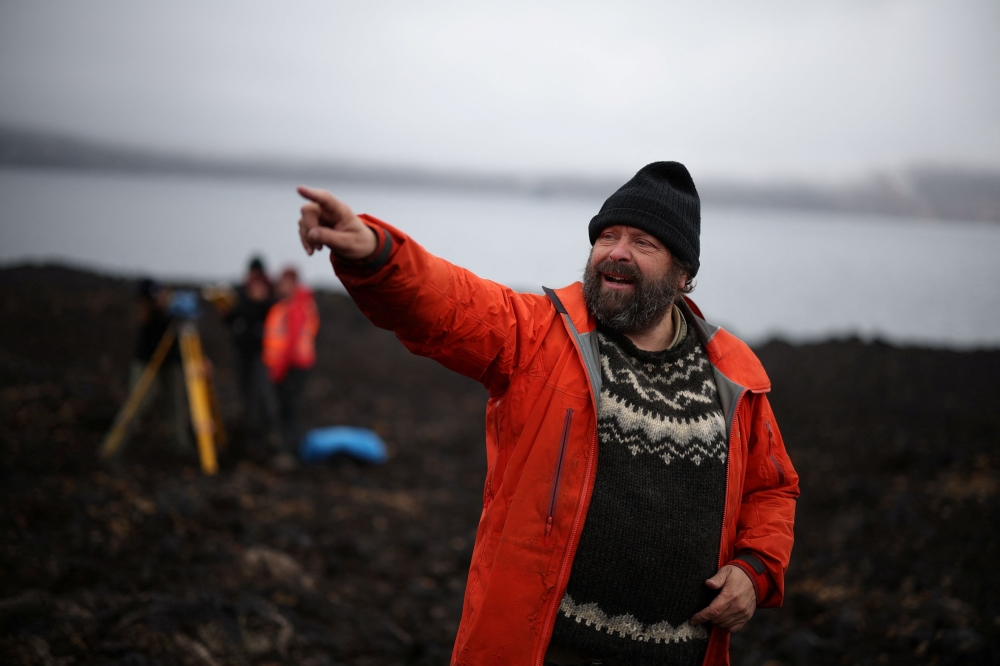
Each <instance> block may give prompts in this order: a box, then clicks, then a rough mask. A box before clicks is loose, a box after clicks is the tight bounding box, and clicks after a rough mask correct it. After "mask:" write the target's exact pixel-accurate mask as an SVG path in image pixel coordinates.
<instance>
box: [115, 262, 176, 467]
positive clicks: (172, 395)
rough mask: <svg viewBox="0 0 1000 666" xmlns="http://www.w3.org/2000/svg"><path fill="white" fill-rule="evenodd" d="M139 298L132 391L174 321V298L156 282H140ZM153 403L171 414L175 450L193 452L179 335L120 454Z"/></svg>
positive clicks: (123, 442)
mask: <svg viewBox="0 0 1000 666" xmlns="http://www.w3.org/2000/svg"><path fill="white" fill-rule="evenodd" d="M138 297H139V302H138V315H139V317H138V319H139V321H138V324H139V327H138V330H137V331H136V336H135V345H134V347H133V349H132V363H131V365H130V367H129V389H130V390H132V389H134V388H135V386H136V384H138V383H139V378H140V377H141V376H142V373H143V371H144V370H145V369H146V366H147V365H148V364H149V361H150V360H151V359H152V358H153V354H154V353H155V352H156V348H157V347H158V346H159V344H160V341H161V340H163V336H164V335H165V334H166V332H167V329H168V328H170V325H171V323H172V322H173V320H174V318H173V316H172V315H171V314H170V312H169V308H170V297H171V292H170V290H169V289H165V288H164V287H163V286H162V285H160V284H159V283H157V282H156V281H154V280H151V279H148V278H146V279H143V280H141V281H140V282H139V292H138ZM175 333H176V331H175ZM153 404H161V405H163V407H164V408H165V410H166V412H167V416H168V420H169V422H170V429H171V434H172V437H173V443H174V448H175V449H176V451H177V453H180V454H188V453H190V452H191V451H193V450H194V446H193V444H192V440H191V434H190V432H189V428H190V419H189V417H188V402H187V389H186V386H185V383H184V368H183V367H182V365H181V354H180V347H179V345H178V344H177V337H176V335H175V336H174V340H173V342H172V343H171V345H170V351H168V352H167V356H166V358H165V359H164V361H163V364H162V365H161V366H160V368H159V371H158V372H157V374H156V378H155V379H154V380H153V384H152V385H151V386H150V388H149V391H148V392H147V393H146V395H145V397H144V398H143V400H142V403H141V404H140V406H139V410H138V412H137V413H136V415H135V417H134V418H133V419H132V425H131V426H130V427H129V430H128V431H127V432H126V434H125V437H124V439H123V441H122V446H121V448H120V449H119V451H121V450H123V449H124V448H125V446H124V445H125V444H126V443H127V441H128V439H129V438H130V437H131V436H132V435H134V431H135V430H136V428H137V427H139V425H140V423H141V421H142V420H143V416H144V415H145V414H147V412H148V410H149V409H150V406H151V405H153Z"/></svg>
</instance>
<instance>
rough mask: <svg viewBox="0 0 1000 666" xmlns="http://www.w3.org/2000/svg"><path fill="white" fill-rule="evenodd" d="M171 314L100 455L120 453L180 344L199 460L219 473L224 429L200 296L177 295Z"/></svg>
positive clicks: (208, 471) (205, 468) (210, 471)
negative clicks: (203, 329)
mask: <svg viewBox="0 0 1000 666" xmlns="http://www.w3.org/2000/svg"><path fill="white" fill-rule="evenodd" d="M168 312H169V313H170V314H171V315H173V316H174V320H173V321H172V322H171V323H170V326H168V327H167V330H166V332H164V334H163V337H162V338H160V342H159V343H158V344H157V346H156V350H155V351H154V352H153V356H152V358H150V359H149V363H147V364H146V367H145V368H144V369H143V371H142V375H141V376H140V377H139V381H138V382H136V384H135V386H134V387H133V388H132V391H131V393H130V394H129V396H128V399H127V400H126V401H125V404H124V405H122V408H121V409H120V410H118V414H117V416H115V420H114V424H113V425H112V426H111V430H109V431H108V434H107V436H105V438H104V442H103V443H102V444H101V448H100V456H101V457H102V458H110V457H111V456H113V455H114V454H115V453H117V452H118V450H119V448H120V447H121V445H122V442H123V441H124V439H125V433H126V432H128V429H129V426H130V425H131V424H132V422H133V421H134V420H135V417H136V415H137V414H138V413H139V407H140V405H142V401H143V400H144V399H145V398H146V394H147V393H148V392H149V389H150V387H152V385H153V380H154V379H156V375H157V373H158V372H159V371H160V368H162V367H163V362H164V360H166V358H167V354H168V353H169V352H170V348H171V347H172V346H173V345H174V343H175V342H176V343H177V344H178V346H179V348H180V353H181V364H182V366H183V368H184V386H185V389H186V391H187V398H188V415H189V416H190V419H191V427H192V429H193V430H194V434H195V441H196V442H197V446H198V459H199V461H200V463H201V471H202V472H203V473H204V474H207V475H211V474H215V473H216V472H217V471H218V470H219V462H218V458H217V455H216V450H217V447H220V446H225V445H226V431H225V428H224V427H223V424H222V418H221V416H220V413H219V400H218V397H217V395H216V392H215V386H214V384H213V382H212V373H211V369H210V367H209V364H208V361H207V359H206V357H205V353H204V349H203V347H202V344H201V336H200V335H199V334H198V326H197V323H196V321H197V318H198V315H199V313H200V311H199V308H198V295H197V294H196V293H195V292H191V291H178V292H175V293H174V294H173V296H172V298H171V301H170V306H169V308H168Z"/></svg>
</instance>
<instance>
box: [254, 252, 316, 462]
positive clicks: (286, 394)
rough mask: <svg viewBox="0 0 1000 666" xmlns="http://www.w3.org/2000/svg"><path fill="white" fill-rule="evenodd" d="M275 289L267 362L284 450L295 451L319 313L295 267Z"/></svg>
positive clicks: (266, 326)
mask: <svg viewBox="0 0 1000 666" xmlns="http://www.w3.org/2000/svg"><path fill="white" fill-rule="evenodd" d="M276 292H277V295H278V297H279V298H280V300H279V301H278V302H277V303H275V304H274V306H273V307H272V308H271V311H270V312H268V314H267V319H266V320H265V321H264V345H263V353H264V365H265V366H267V371H268V374H269V375H270V377H271V381H273V382H274V386H275V389H276V390H277V394H278V412H279V417H280V421H281V437H282V442H283V444H284V446H285V451H286V452H287V453H293V452H294V451H295V447H296V445H297V444H298V441H299V438H301V436H302V427H301V420H300V414H299V412H300V409H299V408H300V403H301V401H302V400H301V398H302V389H303V388H304V387H305V383H306V377H307V375H308V372H309V369H310V368H312V367H313V365H315V364H316V332H317V331H318V330H319V313H318V312H317V310H316V301H315V300H314V299H313V294H312V292H311V291H310V290H309V289H308V288H307V287H305V286H303V285H301V284H299V277H298V273H297V272H296V271H295V269H294V268H288V269H285V271H284V272H283V273H282V274H281V279H280V280H279V281H278V286H277V289H276Z"/></svg>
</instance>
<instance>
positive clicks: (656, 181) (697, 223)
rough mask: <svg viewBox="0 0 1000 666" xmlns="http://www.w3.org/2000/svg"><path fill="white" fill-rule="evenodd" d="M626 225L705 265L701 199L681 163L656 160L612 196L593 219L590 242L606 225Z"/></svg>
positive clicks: (695, 266) (692, 263)
mask: <svg viewBox="0 0 1000 666" xmlns="http://www.w3.org/2000/svg"><path fill="white" fill-rule="evenodd" d="M615 224H624V225H627V226H630V227H636V228H637V229H642V230H643V231H645V232H646V233H648V234H650V235H652V236H654V237H655V238H657V239H659V240H660V242H662V243H663V244H664V245H666V246H667V248H668V249H669V250H670V252H671V253H672V254H673V255H674V256H675V257H677V258H678V259H679V260H681V261H683V262H684V263H686V264H689V265H690V266H691V275H690V277H694V276H695V275H697V274H698V267H699V266H700V265H701V263H700V261H699V257H700V255H701V243H700V237H701V200H700V199H699V198H698V190H696V189H695V188H694V181H693V180H691V174H689V173H688V170H687V169H686V168H685V167H684V165H683V164H681V163H680V162H653V163H652V164H647V165H646V166H644V167H643V168H641V169H639V173H637V174H635V176H633V177H632V180H630V181H628V182H627V183H625V184H624V185H622V186H621V187H620V188H619V189H618V191H617V192H615V193H614V194H612V195H611V196H610V197H608V200H607V201H605V202H604V205H603V206H601V211H600V212H599V213H598V214H597V215H595V216H594V219H592V220H591V221H590V244H591V245H593V244H594V241H596V240H597V236H598V235H599V234H600V233H601V231H602V230H604V229H605V228H606V227H610V226H612V225H615Z"/></svg>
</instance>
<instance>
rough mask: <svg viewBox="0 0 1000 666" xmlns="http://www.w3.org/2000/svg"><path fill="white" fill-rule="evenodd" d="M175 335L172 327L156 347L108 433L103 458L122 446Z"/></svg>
mask: <svg viewBox="0 0 1000 666" xmlns="http://www.w3.org/2000/svg"><path fill="white" fill-rule="evenodd" d="M174 335H175V332H174V327H173V326H170V327H169V328H167V330H166V332H165V333H164V334H163V337H162V338H160V343H159V344H158V345H156V351H154V352H153V357H152V358H151V359H149V363H147V364H146V367H145V368H144V369H143V371H142V375H140V376H139V381H138V382H136V385H135V388H133V389H132V393H130V394H129V396H128V400H126V401H125V404H124V405H122V408H121V409H120V410H118V415H117V416H115V422H114V425H112V426H111V430H109V431H108V434H107V436H105V438H104V442H103V443H102V444H101V449H100V451H101V457H102V458H110V457H111V456H113V455H114V454H115V451H117V450H118V447H119V446H121V443H122V438H124V437H125V432H126V431H127V430H128V426H129V424H130V423H131V422H132V419H134V418H135V415H136V412H138V411H139V405H141V404H142V400H143V398H145V397H146V393H147V392H148V391H149V387H150V386H152V385H153V379H155V378H156V373H157V372H159V371H160V366H161V365H163V360H164V359H165V358H167V352H169V351H170V345H172V344H173V342H174Z"/></svg>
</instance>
